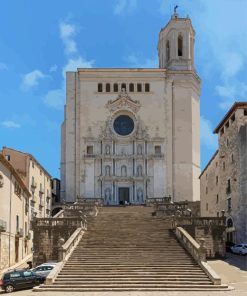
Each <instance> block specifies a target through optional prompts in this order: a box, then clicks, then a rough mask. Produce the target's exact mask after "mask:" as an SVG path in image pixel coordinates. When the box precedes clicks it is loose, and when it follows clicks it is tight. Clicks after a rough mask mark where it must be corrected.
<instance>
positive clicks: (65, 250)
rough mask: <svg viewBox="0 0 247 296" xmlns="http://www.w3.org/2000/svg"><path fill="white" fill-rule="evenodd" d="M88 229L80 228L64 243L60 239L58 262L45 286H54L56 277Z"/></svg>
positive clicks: (47, 278)
mask: <svg viewBox="0 0 247 296" xmlns="http://www.w3.org/2000/svg"><path fill="white" fill-rule="evenodd" d="M85 230H86V228H85V227H79V228H77V229H76V230H75V231H74V232H73V234H72V235H71V236H70V237H69V239H68V240H67V241H66V242H64V239H60V241H59V244H60V246H59V247H58V260H59V261H60V262H58V263H57V264H56V266H55V267H54V268H53V270H52V271H51V272H50V273H49V274H48V276H47V277H46V280H45V283H44V284H45V285H50V284H52V283H53V282H54V281H55V279H56V277H57V276H58V274H59V272H60V271H61V270H62V268H63V266H64V265H65V263H66V262H67V261H68V259H69V257H70V255H71V254H72V252H73V251H74V249H75V248H76V246H77V245H78V243H79V242H80V240H81V238H82V236H83V234H84V233H85Z"/></svg>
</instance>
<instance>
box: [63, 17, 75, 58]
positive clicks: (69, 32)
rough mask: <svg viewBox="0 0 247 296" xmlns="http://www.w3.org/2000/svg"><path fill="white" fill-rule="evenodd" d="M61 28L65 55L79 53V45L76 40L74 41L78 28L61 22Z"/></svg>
mask: <svg viewBox="0 0 247 296" xmlns="http://www.w3.org/2000/svg"><path fill="white" fill-rule="evenodd" d="M59 28H60V38H61V39H62V41H63V43H64V46H65V53H66V54H72V53H77V45H76V42H75V40H74V39H73V38H74V37H75V35H76V32H77V28H76V26H75V25H72V24H69V23H65V22H61V23H60V26H59Z"/></svg>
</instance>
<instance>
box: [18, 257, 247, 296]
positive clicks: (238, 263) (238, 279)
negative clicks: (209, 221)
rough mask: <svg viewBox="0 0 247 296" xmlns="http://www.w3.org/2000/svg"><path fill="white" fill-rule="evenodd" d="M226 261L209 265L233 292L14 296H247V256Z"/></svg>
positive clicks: (37, 295)
mask: <svg viewBox="0 0 247 296" xmlns="http://www.w3.org/2000/svg"><path fill="white" fill-rule="evenodd" d="M227 257H228V258H227V259H226V260H225V261H222V260H213V261H208V263H209V264H210V265H211V266H212V267H213V268H214V270H215V271H216V272H217V273H218V274H219V275H220V276H221V278H222V283H227V284H228V285H229V286H232V287H233V288H234V290H231V291H208V292H201V291H194V292H191V291H181V292H177V291H176V292H175V291H174V292H171V291H160V292H141V291H140V292H139V291H136V292H33V291H32V290H23V291H17V292H14V293H13V296H50V295H52V296H247V256H245V257H242V256H238V255H233V254H228V255H227Z"/></svg>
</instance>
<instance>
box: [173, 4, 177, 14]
mask: <svg viewBox="0 0 247 296" xmlns="http://www.w3.org/2000/svg"><path fill="white" fill-rule="evenodd" d="M177 9H178V5H175V6H174V14H177Z"/></svg>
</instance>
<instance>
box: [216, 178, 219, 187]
mask: <svg viewBox="0 0 247 296" xmlns="http://www.w3.org/2000/svg"><path fill="white" fill-rule="evenodd" d="M218 183H219V177H218V176H216V185H218Z"/></svg>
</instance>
